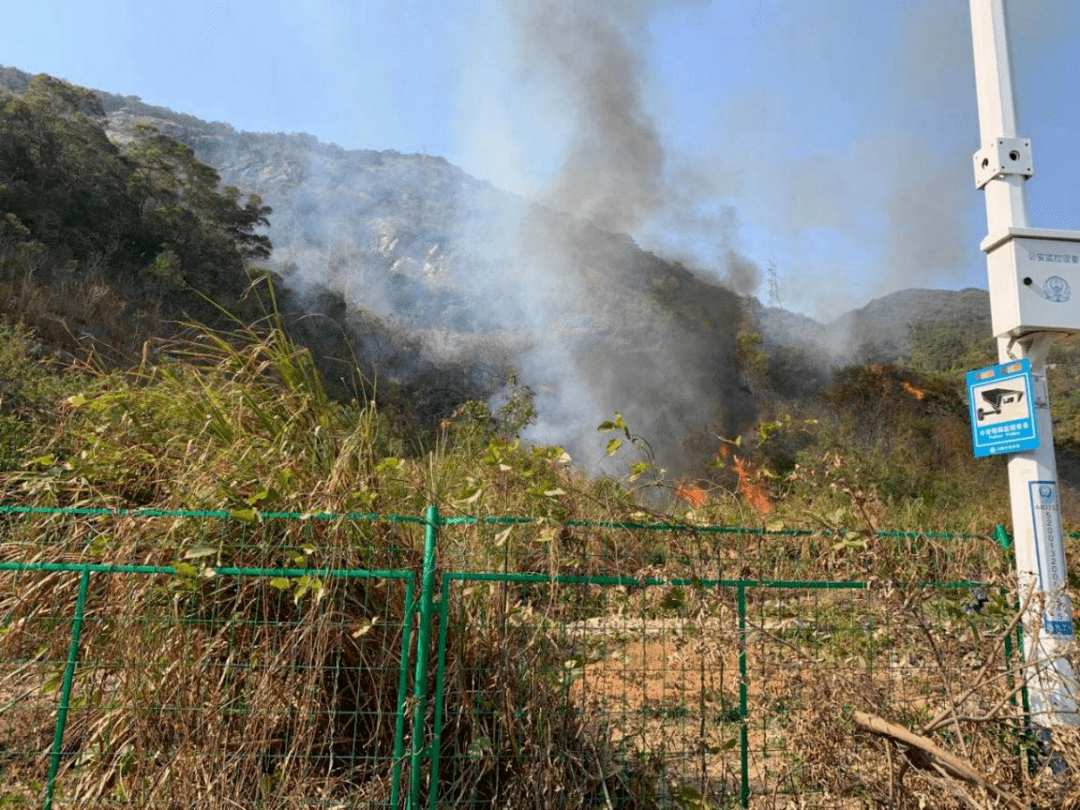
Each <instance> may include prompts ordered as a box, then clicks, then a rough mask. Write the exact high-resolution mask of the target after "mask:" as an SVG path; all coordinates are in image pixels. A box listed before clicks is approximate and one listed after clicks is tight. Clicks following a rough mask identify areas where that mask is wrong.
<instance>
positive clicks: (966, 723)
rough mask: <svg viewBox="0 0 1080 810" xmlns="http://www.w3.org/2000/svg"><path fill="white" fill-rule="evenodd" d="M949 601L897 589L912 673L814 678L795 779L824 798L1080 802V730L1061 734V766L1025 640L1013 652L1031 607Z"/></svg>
mask: <svg viewBox="0 0 1080 810" xmlns="http://www.w3.org/2000/svg"><path fill="white" fill-rule="evenodd" d="M1015 594H1016V592H1015V590H1014V591H1012V592H1011V595H1007V596H1006V597H1005V598H1004V601H1005V602H1007V603H1008V604H1010V605H1011V604H1014V602H1015ZM940 601H941V597H940V594H935V593H933V592H931V591H930V590H929V589H920V588H918V587H911V588H908V589H902V590H901V589H897V590H895V591H894V592H892V593H891V594H887V598H886V603H885V604H886V605H887V607H888V608H889V609H890V610H892V611H895V615H897V616H898V617H900V618H901V619H902V621H903V624H904V626H905V627H906V628H908V632H907V633H906V634H904V635H902V636H899V637H897V638H896V639H895V640H894V644H895V645H896V657H897V658H898V659H899V660H901V661H902V662H904V664H903V666H902V667H901V669H902V670H903V671H902V672H889V671H887V668H886V671H884V672H882V671H881V670H880V669H879V670H878V671H874V670H873V669H871V668H865V669H859V670H854V671H848V670H842V669H836V670H833V671H832V672H825V671H824V670H823V671H822V677H818V678H815V679H814V692H815V697H814V700H813V701H812V702H808V703H807V711H805V712H803V713H801V714H800V716H799V717H798V718H797V719H796V720H795V722H794V723H793V725H792V729H791V730H792V735H793V739H794V740H796V741H797V743H798V752H799V758H798V760H797V763H796V764H795V765H794V766H793V768H792V770H793V774H794V772H795V771H797V775H793V780H794V781H796V782H797V783H798V784H799V785H800V786H801V789H802V790H804V791H805V792H806V794H807V795H809V796H818V797H820V799H821V802H822V806H844V807H847V806H852V807H882V808H884V807H888V808H897V809H898V810H904V809H905V808H912V809H913V810H914V809H915V808H918V809H919V810H922V808H927V807H934V808H942V809H943V810H953V809H954V808H955V810H976V809H979V810H981V809H982V808H998V807H1002V808H1046V809H1047V810H1049V809H1050V808H1055V809H1056V808H1077V807H1080V736H1078V735H1077V733H1076V732H1074V731H1071V730H1058V731H1055V732H1054V734H1053V752H1054V755H1055V756H1056V757H1057V762H1058V763H1060V764H1063V765H1064V766H1065V768H1064V771H1063V772H1057V771H1056V769H1055V768H1051V767H1050V759H1049V758H1048V757H1047V756H1046V751H1045V749H1044V748H1043V747H1042V746H1040V744H1039V743H1038V741H1037V739H1036V737H1035V735H1034V734H1033V733H1032V730H1031V728H1030V727H1028V726H1027V725H1026V723H1025V718H1024V712H1023V705H1022V699H1021V694H1022V687H1023V671H1022V662H1021V661H1020V656H1019V654H1018V653H1017V652H1016V651H1015V650H1014V651H1013V653H1012V656H1011V659H1008V660H1007V659H1006V658H1005V656H1004V648H1005V646H1006V639H1007V638H1008V639H1012V638H1014V637H1015V633H1014V631H1015V628H1016V625H1017V623H1018V621H1019V618H1020V615H1019V613H1013V614H1012V615H1004V616H1003V615H997V616H994V617H988V618H987V619H986V620H981V618H980V617H977V616H975V617H972V616H966V617H964V618H962V619H955V620H950V617H949V614H948V613H946V614H944V617H943V614H942V612H941V607H940ZM935 603H937V604H935ZM806 663H807V664H808V665H810V664H811V663H817V664H818V665H820V663H821V662H820V661H818V662H811V661H809V660H808V661H807V662H806ZM815 806H816V805H815Z"/></svg>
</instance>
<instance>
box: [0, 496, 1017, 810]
mask: <svg viewBox="0 0 1080 810" xmlns="http://www.w3.org/2000/svg"><path fill="white" fill-rule="evenodd" d="M0 519H2V520H3V523H2V524H0V531H2V532H3V538H2V543H0V653H2V654H0V806H27V807H32V806H33V807H37V806H43V807H46V808H50V807H73V806H79V807H87V806H100V807H176V808H180V807H184V808H196V807H205V808H223V807H238V806H243V807H275V808H277V807H298V808H299V807H334V808H354V807H355V808H361V807H363V808H375V807H411V808H419V807H430V808H440V807H451V806H453V807H457V806H472V807H477V808H480V807H582V806H596V807H604V808H616V807H621V808H639V807H671V808H676V807H677V808H706V807H714V808H722V807H737V806H743V807H783V806H787V804H786V803H787V802H788V801H789V800H790V799H791V797H798V801H799V802H800V803H801V804H800V805H799V806H821V807H826V806H836V805H835V798H834V797H833V796H832V795H831V794H830V792H829V791H830V789H831V786H834V785H835V781H836V780H835V771H836V770H837V769H841V770H844V771H845V779H846V781H847V783H848V784H849V785H855V786H856V787H857V786H858V785H859V784H860V782H861V781H865V782H866V783H867V784H869V783H871V782H873V781H874V780H876V779H880V777H881V769H882V768H885V767H888V765H887V763H885V761H884V760H883V758H882V756H881V753H882V751H881V749H880V746H879V743H877V742H876V741H875V740H873V739H868V738H866V737H865V735H863V736H860V735H857V734H855V733H854V731H853V729H852V728H851V726H850V723H849V721H848V720H846V719H845V717H844V716H843V715H842V713H841V715H839V716H836V715H834V714H826V712H825V709H826V708H828V709H830V710H832V709H833V708H835V707H836V706H841V707H842V706H850V707H855V708H860V707H861V708H866V707H872V708H873V710H874V711H875V712H876V713H878V714H880V715H882V716H888V717H890V718H893V719H894V720H896V721H897V722H902V723H907V724H910V725H911V726H913V727H916V728H918V727H921V726H924V725H925V724H927V723H928V722H930V721H932V720H933V719H934V718H935V717H937V716H938V715H939V714H940V713H941V712H942V711H943V710H950V709H951V710H952V711H953V712H954V713H955V714H958V715H959V714H963V715H965V716H978V715H979V713H980V712H983V713H986V712H988V711H991V710H994V711H997V710H1000V707H1001V706H1010V707H1011V706H1015V705H1016V704H1018V703H1019V702H1020V700H1021V693H1020V690H1019V689H1018V681H1017V676H1016V667H1017V665H1018V661H1016V660H1015V659H1016V658H1018V656H1017V654H1016V651H1015V650H1014V635H1013V633H1012V632H1011V631H1012V629H1013V628H1012V627H1010V626H1009V625H1008V622H1009V619H1010V617H1011V615H1012V601H1011V600H1013V599H1014V598H1015V597H1014V596H1011V595H1009V594H1007V593H1000V594H999V593H996V592H992V593H986V592H983V591H980V590H979V589H978V588H977V586H976V585H975V584H974V583H971V582H959V583H930V584H926V583H924V584H909V585H908V586H906V587H898V586H896V585H889V584H886V583H883V582H873V581H857V580H836V581H827V582H826V581H811V580H800V579H797V578H794V577H793V578H791V579H776V578H772V577H773V575H776V574H788V575H792V574H795V575H797V574H798V572H799V571H800V566H801V565H802V564H803V562H804V561H805V559H806V555H807V554H808V553H810V545H809V544H811V543H812V542H814V540H813V537H812V536H811V535H809V534H801V533H792V534H791V543H790V544H788V546H787V548H788V549H789V553H788V554H787V555H784V554H779V553H777V552H776V549H775V547H772V546H770V548H769V550H768V553H765V552H764V546H762V544H761V543H760V537H759V536H758V535H759V533H756V532H755V531H754V530H749V529H746V530H741V531H739V530H732V529H730V528H723V529H721V528H720V527H713V528H714V529H716V531H713V532H712V533H710V532H708V531H700V530H694V531H689V530H687V529H686V527H671V526H649V527H642V526H631V525H627V524H607V525H599V524H597V525H591V526H585V525H577V526H552V525H550V524H545V523H537V524H533V523H529V522H526V521H522V520H520V519H514V518H492V519H488V520H476V519H473V518H440V517H439V516H438V512H437V511H436V510H434V509H429V511H428V514H427V515H426V516H424V517H423V518H419V517H397V516H376V515H353V516H328V515H315V516H312V515H307V516H301V515H266V514H264V515H253V514H242V515H238V514H236V513H154V514H138V513H118V512H109V511H107V510H36V511H28V510H17V509H14V508H9V509H8V510H7V511H6V513H5V514H4V515H0ZM699 528H700V527H699ZM646 532H651V533H653V534H654V535H656V536H657V537H659V538H660V539H659V541H658V542H656V543H655V552H654V553H653V554H652V556H651V557H649V558H648V559H647V560H646V561H645V562H644V564H641V565H638V566H637V568H636V569H635V570H633V571H632V572H631V571H626V570H620V568H625V563H626V560H627V559H628V558H627V556H626V554H625V549H626V548H627V547H628V545H629V543H630V542H631V539H630V538H631V537H633V538H637V537H639V536H640V535H641V534H643V533H646ZM888 540H889V541H890V542H897V543H911V544H912V548H915V547H916V546H917V547H918V550H919V553H921V554H922V555H923V556H924V557H925V556H927V554H929V555H930V557H931V560H930V562H929V563H928V565H932V564H934V562H933V559H932V557H933V554H935V553H937V554H949V555H956V554H961V553H963V554H966V555H967V556H966V557H965V559H966V560H968V561H969V562H971V561H973V560H975V559H976V557H977V556H978V555H992V554H993V553H994V552H995V550H996V551H997V552H998V553H1000V548H998V547H997V546H995V545H994V543H993V542H992V541H991V540H989V539H988V538H959V539H956V540H955V542H952V543H949V542H944V541H939V540H935V539H934V538H932V537H927V536H925V535H916V534H912V535H902V536H898V537H893V538H888ZM634 542H638V541H637V540H636V539H635V540H634ZM965 546H966V549H967V550H966V551H963V550H962V547H965ZM755 547H756V548H757V549H758V551H759V552H761V553H759V554H757V555H756V556H755V554H753V553H752V552H753V550H754V548H755ZM436 549H437V553H436ZM935 549H936V551H935ZM939 562H940V560H939ZM732 575H734V576H732ZM970 684H976V685H977V686H978V688H977V689H964V688H961V685H970ZM950 701H955V705H950ZM1014 711H1015V713H1016V714H1017V715H1018V716H1019V714H1020V711H1021V709H1020V708H1019V707H1017V708H1016V709H1015V710H1014ZM840 736H843V737H844V744H842V745H839V744H838V737H840ZM972 744H976V743H972ZM978 744H982V743H978ZM1004 744H1006V745H1015V740H1013V741H1006V743H1004ZM856 792H857V791H856ZM854 806H859V805H854Z"/></svg>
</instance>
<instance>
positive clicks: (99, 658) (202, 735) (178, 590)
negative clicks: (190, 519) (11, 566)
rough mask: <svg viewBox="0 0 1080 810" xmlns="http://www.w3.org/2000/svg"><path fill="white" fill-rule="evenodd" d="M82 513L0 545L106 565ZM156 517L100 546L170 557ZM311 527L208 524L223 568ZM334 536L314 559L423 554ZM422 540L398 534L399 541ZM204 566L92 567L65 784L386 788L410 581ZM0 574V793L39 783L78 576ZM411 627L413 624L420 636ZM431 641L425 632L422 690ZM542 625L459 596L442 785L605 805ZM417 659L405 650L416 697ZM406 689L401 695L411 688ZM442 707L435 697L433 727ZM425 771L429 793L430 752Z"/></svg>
mask: <svg viewBox="0 0 1080 810" xmlns="http://www.w3.org/2000/svg"><path fill="white" fill-rule="evenodd" d="M95 520H96V519H89V520H87V519H65V520H56V519H52V518H50V519H37V518H35V519H32V520H28V521H26V522H24V524H23V525H22V526H21V533H25V534H27V535H29V534H31V533H33V534H35V535H36V540H37V545H36V550H35V551H34V553H33V554H32V555H30V554H29V553H28V551H29V549H28V547H27V544H25V543H20V542H19V541H18V539H17V538H16V539H15V540H14V542H12V543H10V544H8V543H5V544H4V546H3V557H4V559H5V560H18V561H21V562H25V561H27V560H28V559H32V560H33V561H34V562H61V561H65V562H84V561H85V562H101V561H102V559H103V557H102V556H101V554H100V552H98V550H97V549H96V548H94V549H93V550H92V551H88V545H87V539H88V538H90V537H92V536H93V535H94V534H95V532H94V531H91V530H89V529H87V525H88V524H92V523H93V522H94V521H95ZM30 523H33V524H36V529H35V530H33V531H31V529H30V527H29V524H30ZM153 523H154V521H150V520H146V521H142V522H141V523H140V525H139V526H138V527H137V528H132V527H127V528H128V531H127V532H126V533H125V536H124V541H123V544H122V545H121V546H118V547H114V548H111V549H110V551H109V554H108V558H109V559H111V560H117V559H124V560H130V561H137V562H139V563H141V564H144V565H169V564H174V563H175V562H176V557H177V556H182V550H181V549H179V548H177V547H175V546H174V547H173V548H172V549H170V548H169V547H168V544H165V543H158V544H157V545H156V546H155V545H153V544H152V543H150V542H149V541H148V538H147V536H146V535H151V534H153V532H154V528H155V527H154V526H152V525H151V524H153ZM160 525H161V524H160V522H159V523H158V528H160ZM198 528H200V529H205V527H204V526H203V527H198ZM226 528H227V529H228V531H229V532H231V534H227V533H226ZM303 528H304V527H303V526H302V525H297V524H296V523H291V524H289V525H284V526H282V525H280V524H279V525H277V526H272V525H270V524H269V523H268V524H266V525H265V526H263V527H260V528H259V530H258V531H252V530H251V529H247V528H243V526H242V524H237V523H236V522H232V523H229V524H227V526H226V527H219V528H217V529H216V534H217V539H218V541H219V543H220V544H221V548H223V549H226V550H231V553H230V552H227V551H223V552H221V553H222V554H223V555H224V556H228V557H229V559H228V560H227V564H229V565H235V566H257V567H264V566H268V565H271V564H274V560H275V557H276V556H277V554H278V552H279V551H280V550H281V549H295V548H299V547H301V546H302V545H303V544H304V541H305V538H307V537H308V536H309V535H308V534H305V533H304V532H303ZM179 534H180V535H184V534H185V532H183V531H180V532H179ZM140 535H142V536H140ZM337 535H338V537H337V541H338V542H337V544H336V546H334V547H332V548H328V546H327V545H323V546H322V547H321V549H320V553H319V558H318V562H317V564H313V572H314V571H315V569H316V567H317V568H320V569H321V568H330V569H345V568H350V567H353V568H356V567H361V565H360V564H361V559H360V558H361V557H363V560H362V562H363V565H364V567H377V564H378V563H379V562H381V563H383V564H384V565H385V566H386V568H391V567H393V566H396V565H400V564H402V562H403V560H405V561H413V560H415V555H404V557H402V556H401V555H398V556H396V557H395V556H393V555H391V554H390V553H389V552H386V553H384V554H382V555H381V556H380V557H379V558H378V559H373V558H372V556H371V553H370V552H368V553H366V554H362V553H361V552H360V550H359V549H360V547H361V545H362V544H363V543H364V540H365V538H364V531H363V529H362V528H356V527H346V526H341V527H338V532H337ZM383 539H385V538H383ZM413 542H415V538H408V537H402V538H400V545H401V546H403V547H408V546H409V545H411V543H413ZM271 550H272V551H271ZM217 562H218V561H217V560H216V559H214V558H207V559H204V558H197V559H195V560H193V561H192V562H191V563H188V564H187V567H185V566H184V564H182V563H181V564H180V565H178V566H177V567H178V568H180V569H181V571H182V572H183V573H181V574H177V575H165V574H120V573H103V572H99V573H93V574H91V577H90V584H89V591H88V595H87V599H86V603H85V611H84V619H83V622H82V632H81V640H80V645H79V650H78V666H77V669H76V671H75V677H74V682H73V689H72V693H71V704H70V705H71V709H70V711H69V713H68V716H67V726H66V730H65V733H64V737H63V743H62V748H61V758H60V768H59V773H58V779H57V783H56V796H57V797H58V799H60V798H62V799H63V800H64V801H65V802H75V803H77V804H83V803H93V802H105V801H109V802H113V803H116V804H119V805H123V806H139V807H147V806H153V807H162V808H168V807H175V808H222V807H236V806H266V807H275V808H277V807H282V808H286V807H307V806H311V803H312V802H313V801H325V802H348V803H355V802H361V803H366V802H370V803H373V804H375V805H380V806H382V805H388V804H389V800H390V796H391V782H392V777H393V773H394V765H395V760H394V753H395V728H396V723H397V721H398V695H399V683H400V675H401V671H402V670H401V667H402V633H403V629H404V622H403V617H405V615H406V613H405V609H406V605H405V586H404V584H403V582H402V581H400V580H394V579H389V578H374V579H369V578H362V579H355V578H352V579H346V578H334V577H325V576H317V575H316V574H315V573H313V575H312V576H311V577H310V578H309V579H304V578H302V577H291V578H283V577H269V576H227V575H212V568H211V566H212V565H213V564H215V563H217ZM222 562H226V561H225V560H222ZM373 563H375V564H373ZM378 567H382V566H378ZM189 569H190V570H189ZM413 573H414V574H415V573H418V572H415V571H414V572H413ZM416 581H417V582H418V583H419V577H417V578H416ZM0 583H2V585H0V623H2V625H3V628H4V632H3V633H2V634H0V658H2V660H3V661H4V662H5V663H4V664H2V665H0V707H2V711H0V750H2V751H3V752H4V753H3V754H0V778H2V791H0V792H2V793H3V794H4V795H7V796H10V797H12V798H16V797H19V798H23V799H25V800H32V801H37V800H39V798H40V790H41V786H42V785H43V784H44V782H45V780H46V776H47V774H48V770H49V766H50V761H51V757H52V739H53V732H54V729H55V723H56V710H57V707H58V704H59V697H60V684H61V681H62V674H63V670H64V665H65V662H66V661H67V656H68V645H69V644H70V639H71V628H72V617H73V616H74V615H75V605H76V599H77V595H78V587H79V573H78V572H56V571H49V572H36V571H35V572H26V571H24V572H8V571H5V572H2V574H0ZM436 620H437V617H436V619H434V620H433V621H436ZM417 630H418V627H417V626H416V624H415V623H414V624H413V625H412V627H411V631H412V643H413V644H415V643H416V638H417ZM436 639H437V632H436V631H435V629H434V628H433V632H432V649H431V662H432V666H431V672H430V675H429V683H428V684H427V689H426V691H427V694H428V695H429V696H432V695H433V694H434V687H435V683H434V679H435V662H436V655H437V652H438V650H437V647H436V646H435V640H436ZM542 642H543V640H542V639H538V638H537V631H536V630H535V628H533V629H528V628H524V627H513V626H511V625H508V624H506V623H505V622H504V623H500V622H499V621H498V617H496V616H494V615H493V612H492V611H490V610H489V609H488V608H486V607H482V606H481V603H479V602H470V603H469V606H468V608H467V609H465V608H461V610H459V611H458V612H456V613H455V617H454V620H453V621H452V622H451V623H450V633H449V644H448V650H447V657H446V668H445V672H446V674H445V692H444V713H445V717H446V721H445V725H444V726H443V733H442V745H441V750H440V752H439V754H440V757H439V760H440V765H441V769H440V774H439V781H438V785H437V786H436V787H435V790H436V791H437V794H438V801H439V803H440V804H444V805H446V806H457V805H459V804H468V805H470V806H475V807H485V806H487V807H500V808H501V807H511V808H513V807H522V808H541V807H560V806H561V807H580V806H585V805H589V804H591V803H594V802H596V803H599V804H600V805H603V804H604V803H605V801H610V799H605V798H604V794H605V792H607V793H608V794H609V796H610V794H611V793H613V792H614V791H616V790H617V789H618V787H619V780H618V779H615V778H613V777H612V776H611V775H610V774H605V773H602V772H601V769H600V768H599V766H598V765H597V763H598V762H599V761H600V759H601V753H600V752H599V751H598V750H597V743H596V742H595V741H594V740H593V738H592V735H590V733H589V730H588V729H587V728H586V727H585V726H584V724H583V722H582V720H581V717H580V716H579V715H578V714H577V713H576V711H575V710H574V709H573V708H572V707H571V706H569V705H568V704H567V702H566V701H565V699H564V698H565V694H563V693H562V692H561V691H560V687H559V683H558V681H557V678H553V676H552V673H555V672H557V671H558V666H559V664H561V659H558V656H557V645H554V644H545V643H542ZM413 655H414V654H410V657H409V659H408V660H407V661H406V662H405V667H406V669H407V672H408V678H409V682H410V683H409V694H410V695H411V693H412V684H411V679H412V667H413V666H414V663H413ZM405 705H406V711H407V712H411V711H412V707H413V705H414V704H413V701H412V700H411V698H410V699H409V700H407V701H406V704H405ZM434 720H435V717H434V706H433V698H431V697H429V700H428V703H427V707H426V716H425V718H424V722H423V724H422V725H423V732H422V733H423V734H424V736H425V741H427V740H430V739H431V735H432V733H433V730H434ZM412 724H413V719H412V716H411V714H409V715H408V716H406V717H404V718H403V729H404V738H403V742H404V746H405V748H404V754H405V756H404V758H403V761H401V762H399V766H400V778H401V784H402V797H404V795H405V794H406V793H407V790H408V785H409V767H408V753H409V750H410V746H411V744H412V740H411V734H412ZM424 768H425V771H424V774H423V780H422V782H423V786H424V801H425V803H426V802H427V794H428V791H429V790H431V786H430V784H429V777H430V770H429V769H430V762H427V763H426V764H425V765H424ZM605 780H606V781H605ZM621 806H623V807H632V806H634V805H633V803H632V802H627V801H624V802H623V803H622V805H621Z"/></svg>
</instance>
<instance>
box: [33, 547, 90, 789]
mask: <svg viewBox="0 0 1080 810" xmlns="http://www.w3.org/2000/svg"><path fill="white" fill-rule="evenodd" d="M89 589H90V569H89V568H83V569H82V574H81V576H80V577H79V595H78V598H77V599H76V600H75V616H74V618H73V619H72V620H71V644H70V646H68V657H67V664H66V666H65V667H64V684H63V687H62V688H61V691H60V706H59V707H58V708H57V710H56V730H55V731H54V733H53V744H52V756H51V757H50V759H49V776H48V779H47V781H46V783H45V805H44V806H45V810H52V802H53V791H54V790H55V789H56V774H57V772H58V771H59V770H60V755H61V753H62V748H63V745H64V726H65V725H67V715H68V708H69V707H70V706H71V684H72V682H73V681H74V680H75V664H76V663H77V662H78V660H79V637H80V636H81V635H82V623H83V611H84V610H85V608H86V593H87V591H88V590H89Z"/></svg>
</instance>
